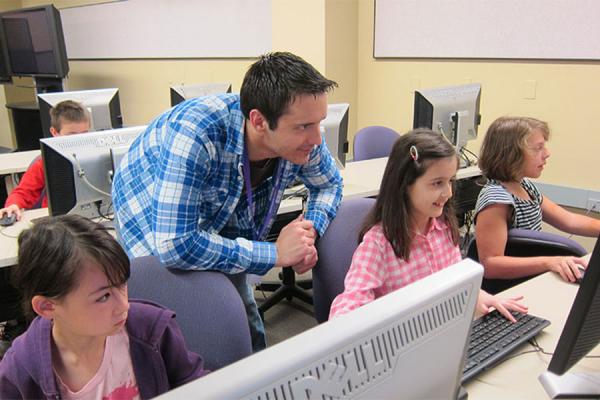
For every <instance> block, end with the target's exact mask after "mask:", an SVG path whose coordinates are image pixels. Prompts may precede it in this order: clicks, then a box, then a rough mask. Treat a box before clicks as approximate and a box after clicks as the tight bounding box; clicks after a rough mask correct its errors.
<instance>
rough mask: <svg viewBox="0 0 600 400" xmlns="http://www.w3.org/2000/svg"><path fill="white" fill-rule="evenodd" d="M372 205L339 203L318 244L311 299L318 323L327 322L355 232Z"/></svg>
mask: <svg viewBox="0 0 600 400" xmlns="http://www.w3.org/2000/svg"><path fill="white" fill-rule="evenodd" d="M374 205H375V199H372V198H358V199H350V200H344V201H342V204H341V205H340V208H339V210H338V213H337V215H336V217H335V219H334V220H333V221H331V224H330V225H329V227H328V228H327V230H326V231H325V233H324V234H323V237H321V238H320V239H319V240H318V241H317V253H318V255H319V261H318V262H317V265H316V266H315V267H314V268H313V299H314V310H315V319H316V320H317V322H319V323H322V322H325V321H327V319H328V317H329V308H330V307H331V303H332V302H333V300H334V299H335V297H336V296H337V295H338V294H340V293H342V292H343V291H344V278H346V273H347V272H348V269H349V268H350V263H351V261H352V255H353V254H354V250H356V247H357V246H358V232H359V230H360V228H361V227H362V225H363V222H364V221H365V218H366V217H367V214H368V213H369V211H371V209H372V208H373V206H374Z"/></svg>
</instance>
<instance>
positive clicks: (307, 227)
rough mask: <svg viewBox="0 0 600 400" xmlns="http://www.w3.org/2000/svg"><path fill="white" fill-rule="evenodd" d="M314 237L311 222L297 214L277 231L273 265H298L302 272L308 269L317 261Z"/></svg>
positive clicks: (315, 235) (315, 234) (314, 233)
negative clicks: (275, 258)
mask: <svg viewBox="0 0 600 400" xmlns="http://www.w3.org/2000/svg"><path fill="white" fill-rule="evenodd" d="M316 237H317V233H316V231H315V228H313V224H312V222H311V221H308V220H305V219H304V217H303V216H302V215H299V216H298V218H296V219H295V220H293V221H292V222H290V223H289V224H287V225H286V226H284V227H283V229H282V230H281V232H279V237H278V238H277V241H276V242H275V246H276V247H277V261H276V263H275V266H276V267H291V266H298V268H299V269H300V270H302V271H303V272H305V271H308V270H309V269H310V268H312V267H313V266H314V264H316V262H317V250H316V249H315V239H316ZM311 263H312V265H311ZM309 265H310V266H309ZM299 273H302V272H299Z"/></svg>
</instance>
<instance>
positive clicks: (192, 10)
mask: <svg viewBox="0 0 600 400" xmlns="http://www.w3.org/2000/svg"><path fill="white" fill-rule="evenodd" d="M60 15H61V20H62V26H63V32H64V36H65V44H66V47H67V55H68V57H69V59H122V58H251V57H256V56H258V55H260V54H263V53H266V52H268V51H270V50H271V48H272V40H271V0H126V1H120V2H114V3H102V4H93V5H87V6H81V7H73V8H64V9H62V10H60Z"/></svg>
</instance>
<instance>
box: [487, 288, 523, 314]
mask: <svg viewBox="0 0 600 400" xmlns="http://www.w3.org/2000/svg"><path fill="white" fill-rule="evenodd" d="M522 299H523V296H518V297H513V298H509V299H503V298H501V297H498V296H492V295H491V294H489V293H488V292H486V291H484V290H480V291H479V297H478V298H477V311H478V312H479V313H482V314H487V313H488V312H490V311H492V309H496V310H498V312H499V313H500V314H502V315H503V316H504V317H505V318H506V319H508V320H509V321H511V322H516V320H515V318H514V317H513V316H512V315H511V313H510V311H518V312H520V313H527V311H528V307H527V306H526V305H524V304H521V303H520V301H521V300H522Z"/></svg>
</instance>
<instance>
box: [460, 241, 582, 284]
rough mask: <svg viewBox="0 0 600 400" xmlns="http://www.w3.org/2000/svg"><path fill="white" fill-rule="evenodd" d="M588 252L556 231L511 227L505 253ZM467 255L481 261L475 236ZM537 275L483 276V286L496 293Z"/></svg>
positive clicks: (555, 254)
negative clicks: (518, 276) (498, 277)
mask: <svg viewBox="0 0 600 400" xmlns="http://www.w3.org/2000/svg"><path fill="white" fill-rule="evenodd" d="M586 254H587V250H586V249H584V248H583V246H581V245H580V244H579V243H577V242H576V241H574V240H571V239H569V238H566V237H564V236H561V235H558V234H556V233H550V232H541V231H532V230H529V229H510V230H509V231H508V240H507V242H506V248H505V250H504V255H506V256H512V257H535V256H576V257H581V256H584V255H586ZM467 257H469V258H471V259H473V260H475V261H477V262H479V255H478V254H477V243H476V238H475V237H473V238H472V239H471V241H470V243H469V246H468V248H467ZM534 276H536V275H532V276H526V277H522V278H516V279H488V278H485V277H484V278H483V282H482V283H481V288H482V289H483V290H485V291H487V292H489V293H491V294H496V293H498V292H501V291H503V290H506V289H508V288H510V287H513V286H515V285H518V284H520V283H522V282H525V281H527V280H529V279H531V278H533V277H534Z"/></svg>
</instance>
